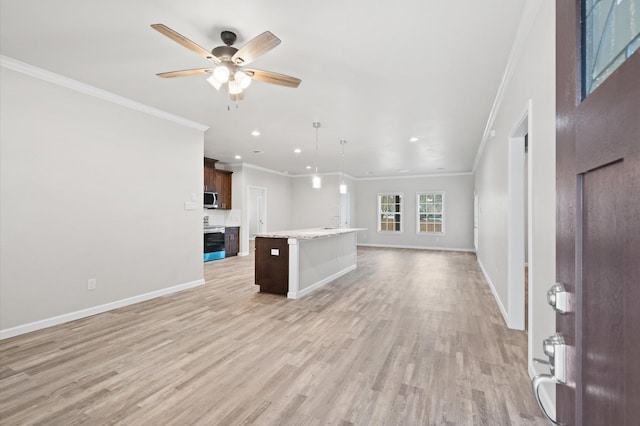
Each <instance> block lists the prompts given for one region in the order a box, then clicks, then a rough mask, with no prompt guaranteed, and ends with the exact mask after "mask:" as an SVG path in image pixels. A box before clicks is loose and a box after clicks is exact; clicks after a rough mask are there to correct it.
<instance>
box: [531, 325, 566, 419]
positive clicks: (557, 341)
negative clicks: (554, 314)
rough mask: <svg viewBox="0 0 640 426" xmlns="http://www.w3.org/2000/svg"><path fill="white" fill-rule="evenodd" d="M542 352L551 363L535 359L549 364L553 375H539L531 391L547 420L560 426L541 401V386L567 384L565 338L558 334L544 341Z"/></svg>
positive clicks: (532, 382) (534, 379) (533, 382)
mask: <svg viewBox="0 0 640 426" xmlns="http://www.w3.org/2000/svg"><path fill="white" fill-rule="evenodd" d="M542 350H543V351H544V353H545V355H547V357H549V361H548V362H547V361H544V360H538V359H535V361H537V362H539V363H541V364H547V365H548V366H549V370H550V371H551V374H538V375H537V376H535V377H534V378H533V379H531V389H532V390H533V395H534V396H535V398H536V402H537V403H538V406H539V407H540V409H541V410H542V413H543V414H544V415H545V417H546V418H547V420H549V421H550V422H551V423H553V424H554V425H559V424H561V423H558V422H557V421H556V420H555V419H553V418H552V417H551V416H549V413H547V410H546V408H545V407H544V405H543V404H542V401H541V400H540V386H541V385H543V384H545V383H552V384H554V385H563V384H565V383H567V344H566V343H565V340H564V336H563V335H562V334H560V333H556V334H554V335H553V336H550V337H548V338H546V339H544V341H543V342H542Z"/></svg>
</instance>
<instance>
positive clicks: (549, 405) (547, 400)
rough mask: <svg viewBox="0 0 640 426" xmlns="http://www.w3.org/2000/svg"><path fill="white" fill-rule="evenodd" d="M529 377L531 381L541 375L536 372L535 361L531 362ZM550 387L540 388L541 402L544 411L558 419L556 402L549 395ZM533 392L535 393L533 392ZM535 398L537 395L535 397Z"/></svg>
mask: <svg viewBox="0 0 640 426" xmlns="http://www.w3.org/2000/svg"><path fill="white" fill-rule="evenodd" d="M528 370H529V377H530V378H531V379H533V377H534V376H536V375H538V374H539V373H538V372H536V370H535V367H534V366H533V361H532V360H529V368H528ZM548 386H549V385H547V386H541V387H540V391H539V394H540V402H542V405H543V406H544V409H545V410H547V414H549V415H550V416H551V417H552V418H554V419H557V417H556V402H555V401H554V400H553V399H552V398H551V395H549V390H548ZM532 392H533V391H532ZM533 397H534V398H535V395H534V396H533Z"/></svg>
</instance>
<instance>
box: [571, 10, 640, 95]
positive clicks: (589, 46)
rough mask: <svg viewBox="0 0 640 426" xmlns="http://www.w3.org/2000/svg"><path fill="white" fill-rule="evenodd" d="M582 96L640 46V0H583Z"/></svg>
mask: <svg viewBox="0 0 640 426" xmlns="http://www.w3.org/2000/svg"><path fill="white" fill-rule="evenodd" d="M582 46H583V52H582V57H583V61H582V63H583V67H584V69H583V75H584V79H583V97H587V96H588V95H589V94H590V93H591V92H592V91H593V90H594V89H595V88H596V87H598V86H599V85H600V84H601V83H602V82H603V81H604V80H605V79H606V78H607V77H608V76H609V75H611V74H612V73H613V72H614V71H615V70H616V69H617V68H618V67H619V66H620V65H621V64H622V63H623V62H624V61H625V60H626V59H627V58H629V57H630V56H631V55H632V54H633V52H635V51H636V50H637V49H638V48H639V47H640V0H582Z"/></svg>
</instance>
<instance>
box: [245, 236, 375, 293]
mask: <svg viewBox="0 0 640 426" xmlns="http://www.w3.org/2000/svg"><path fill="white" fill-rule="evenodd" d="M364 230H365V228H313V229H301V230H295V231H280V232H271V233H263V234H256V247H255V252H256V253H255V284H256V285H259V286H260V291H261V292H265V293H275V294H284V295H286V296H287V297H288V298H290V299H297V298H298V297H302V296H304V295H306V294H308V293H310V292H312V291H313V290H316V289H318V288H320V287H322V286H324V285H326V284H328V283H329V282H331V281H333V280H335V279H336V278H338V277H341V276H342V275H344V274H347V273H349V272H350V271H353V270H354V269H356V267H357V259H356V257H357V231H364Z"/></svg>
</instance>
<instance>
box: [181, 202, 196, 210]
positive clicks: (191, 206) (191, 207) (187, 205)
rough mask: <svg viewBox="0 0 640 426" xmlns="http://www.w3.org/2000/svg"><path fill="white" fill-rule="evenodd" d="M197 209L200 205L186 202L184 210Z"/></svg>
mask: <svg viewBox="0 0 640 426" xmlns="http://www.w3.org/2000/svg"><path fill="white" fill-rule="evenodd" d="M196 207H198V203H196V202H195V201H185V202H184V209H185V210H195V209H196Z"/></svg>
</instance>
